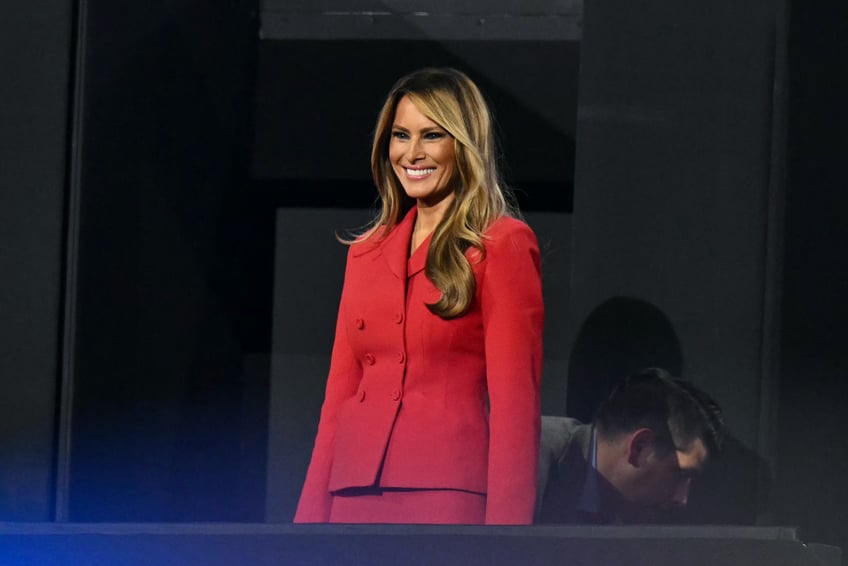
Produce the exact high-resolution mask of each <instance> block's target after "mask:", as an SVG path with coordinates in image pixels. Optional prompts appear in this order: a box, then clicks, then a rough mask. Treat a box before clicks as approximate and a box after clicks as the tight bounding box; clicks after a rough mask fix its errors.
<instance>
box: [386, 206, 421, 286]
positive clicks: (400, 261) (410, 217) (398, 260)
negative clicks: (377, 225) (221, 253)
mask: <svg viewBox="0 0 848 566" xmlns="http://www.w3.org/2000/svg"><path fill="white" fill-rule="evenodd" d="M417 216H418V209H417V208H416V207H414V206H413V207H412V208H411V209H409V212H407V213H406V216H404V218H403V220H401V221H400V224H398V225H397V226H395V228H394V230H392V231H391V232H389V233H388V235H387V236H386V238H385V239H384V240H383V241H382V242H381V243H380V247H381V248H382V250H383V257H384V258H385V259H386V263H387V264H388V266H389V270H390V271H391V272H392V273H393V274H394V276H395V277H397V278H398V279H401V280H404V281H405V280H406V278H407V261H408V260H409V241H410V239H411V238H412V228H413V227H414V226H415V218H416V217H417ZM424 255H425V256H426V254H424ZM421 267H422V268H423V267H424V266H423V264H422V266H421Z"/></svg>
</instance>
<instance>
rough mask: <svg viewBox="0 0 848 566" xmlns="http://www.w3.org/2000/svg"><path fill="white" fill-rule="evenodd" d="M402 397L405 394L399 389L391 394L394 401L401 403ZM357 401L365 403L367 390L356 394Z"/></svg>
mask: <svg viewBox="0 0 848 566" xmlns="http://www.w3.org/2000/svg"><path fill="white" fill-rule="evenodd" d="M402 396H403V394H402V393H401V390H400V389H398V388H397V387H395V388H394V389H392V390H391V392H390V393H389V397H391V398H392V401H400V398H401V397H402ZM356 400H357V401H359V402H360V403H364V402H365V390H364V389H363V390H361V391H360V392H359V393H357V394H356Z"/></svg>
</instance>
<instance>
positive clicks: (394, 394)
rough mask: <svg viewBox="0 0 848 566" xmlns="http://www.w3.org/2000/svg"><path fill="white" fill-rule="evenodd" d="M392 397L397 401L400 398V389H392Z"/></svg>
mask: <svg viewBox="0 0 848 566" xmlns="http://www.w3.org/2000/svg"><path fill="white" fill-rule="evenodd" d="M392 399H393V400H395V401H397V400H399V399H400V389H392Z"/></svg>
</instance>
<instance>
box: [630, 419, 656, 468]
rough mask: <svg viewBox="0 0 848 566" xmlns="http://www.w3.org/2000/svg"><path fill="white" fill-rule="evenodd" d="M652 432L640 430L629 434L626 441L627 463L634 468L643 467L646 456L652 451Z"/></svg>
mask: <svg viewBox="0 0 848 566" xmlns="http://www.w3.org/2000/svg"><path fill="white" fill-rule="evenodd" d="M655 440H656V439H655V436H654V431H652V430H651V429H649V428H640V429H637V430H635V431H633V432H631V433H630V436H629V437H628V439H627V462H628V463H629V464H630V465H631V466H633V467H634V468H639V467H641V466H643V465H645V462H646V460H647V459H648V456H649V455H650V454H651V453H652V452H653V451H654V444H655Z"/></svg>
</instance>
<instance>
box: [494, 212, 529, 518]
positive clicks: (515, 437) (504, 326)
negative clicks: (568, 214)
mask: <svg viewBox="0 0 848 566" xmlns="http://www.w3.org/2000/svg"><path fill="white" fill-rule="evenodd" d="M504 224H505V225H506V226H505V229H503V230H502V231H501V230H497V231H496V233H495V234H492V236H491V239H490V240H487V241H485V245H486V258H485V260H484V261H485V262H486V266H485V271H484V274H483V278H482V281H481V289H480V308H481V311H482V314H483V332H484V334H485V347H486V372H487V386H488V393H489V404H490V414H489V463H488V478H487V503H486V524H530V523H532V521H533V514H534V510H535V504H536V481H537V477H536V475H537V469H538V455H539V434H540V430H539V429H540V402H539V389H540V381H541V373H542V332H543V324H544V320H543V319H544V306H543V303H542V281H541V274H540V257H539V247H538V244H537V242H536V237H535V235H534V234H533V232H532V230H530V228H529V227H528V226H527V225H525V224H523V223H521V222H518V221H515V220H511V219H510V220H507V221H505V222H502V223H501V226H503V225H504ZM501 226H496V227H495V228H500V227H501Z"/></svg>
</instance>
